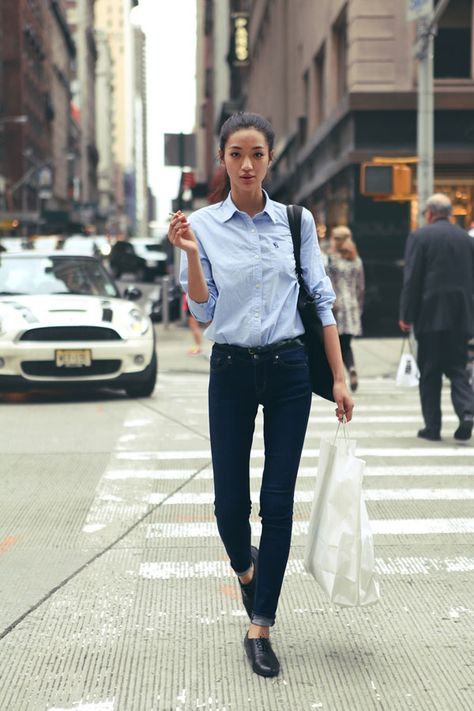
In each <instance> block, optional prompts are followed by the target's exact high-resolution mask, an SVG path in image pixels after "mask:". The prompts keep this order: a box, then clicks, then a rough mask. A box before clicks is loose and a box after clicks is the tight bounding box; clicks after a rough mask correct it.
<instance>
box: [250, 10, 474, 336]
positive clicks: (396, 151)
mask: <svg viewBox="0 0 474 711" xmlns="http://www.w3.org/2000/svg"><path fill="white" fill-rule="evenodd" d="M473 8H474V2H473V0H455V2H451V3H450V4H449V5H448V7H447V9H446V10H445V12H444V14H443V15H442V17H441V20H440V23H439V27H438V33H437V35H436V38H435V55H434V56H435V60H434V72H435V117H434V120H435V188H436V190H441V191H443V192H447V193H448V194H449V195H450V196H451V198H452V199H453V203H454V209H455V214H456V219H457V221H458V222H459V223H460V224H462V225H463V226H465V227H468V226H469V225H470V223H471V221H472V220H473V219H474V213H473V204H474V174H473V171H472V165H473V163H474V110H473V109H474V51H473V43H474V40H473V29H472V28H473V15H474V10H473ZM249 10H250V12H249V51H250V57H249V67H248V71H247V73H246V76H245V82H244V85H243V87H242V98H243V101H244V103H245V107H246V109H248V110H253V111H257V112H259V113H261V114H263V115H264V116H266V117H267V118H269V119H270V120H271V121H272V124H273V126H274V128H275V131H276V134H277V144H276V151H275V160H274V164H273V170H272V175H271V182H270V183H269V188H270V190H271V193H272V195H273V197H274V198H276V199H279V200H281V201H283V202H298V203H302V204H304V205H306V206H307V207H309V208H310V209H311V210H312V212H313V214H314V215H315V218H316V221H317V223H318V224H319V225H320V229H321V231H324V230H326V231H328V230H330V229H331V228H332V227H333V226H335V225H338V224H347V225H349V226H350V227H351V228H352V230H353V232H354V235H355V239H356V242H357V245H358V247H359V250H360V252H361V256H362V258H363V260H364V263H365V268H366V276H367V283H368V290H367V299H366V312H365V326H366V333H370V332H372V331H373V332H383V331H390V330H393V329H394V328H396V322H397V309H398V295H399V291H400V284H401V276H402V259H403V252H404V244H405V240H406V235H407V233H408V232H409V230H410V227H411V226H413V215H415V214H416V212H417V205H416V200H406V201H399V200H398V201H396V200H393V201H390V200H386V201H378V200H374V199H372V198H369V197H366V196H364V195H362V194H361V191H360V170H361V165H362V164H363V163H364V162H365V161H371V160H372V159H373V158H374V157H382V158H386V159H391V158H397V159H400V158H407V159H408V158H409V157H413V156H415V155H416V130H417V129H416V125H417V124H416V122H417V66H416V60H415V59H414V56H413V45H414V41H415V35H416V26H415V23H414V22H407V19H406V3H404V2H398V3H394V2H393V1H392V0H371V1H370V2H368V1H367V0H319V1H318V2H317V3H316V2H313V1H312V0H292V1H291V2H290V1H289V0H254V2H252V3H251V4H250V8H249ZM414 173H416V170H415V171H414Z"/></svg>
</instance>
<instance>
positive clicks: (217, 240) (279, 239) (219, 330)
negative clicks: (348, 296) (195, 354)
mask: <svg viewBox="0 0 474 711" xmlns="http://www.w3.org/2000/svg"><path fill="white" fill-rule="evenodd" d="M265 197H266V203H265V208H264V209H263V211H262V212H259V213H258V214H257V215H255V216H254V217H253V218H252V217H250V216H249V215H248V214H247V213H246V212H241V211H240V210H238V209H237V208H236V206H235V205H234V203H233V201H232V198H231V195H230V193H229V195H228V197H227V199H226V200H224V201H223V202H220V203H217V204H215V205H209V206H208V207H203V208H202V209H200V210H197V211H196V212H194V213H193V214H192V215H190V217H189V218H188V219H189V223H190V224H191V227H192V229H193V231H194V234H195V235H196V238H197V241H198V244H199V254H200V258H201V264H202V268H203V271H204V276H205V278H206V282H207V286H208V289H209V298H208V300H207V301H206V302H205V303H197V302H196V301H193V300H192V299H190V298H189V297H188V304H189V309H190V311H191V313H192V314H193V316H195V318H196V319H197V320H198V321H201V322H202V323H207V322H211V323H210V325H209V326H208V328H207V329H206V331H205V335H206V336H207V338H209V339H210V340H212V341H215V342H216V343H228V344H232V345H236V346H247V347H250V346H266V345H269V344H271V343H277V342H278V341H283V340H284V339H286V338H296V337H297V336H300V335H301V334H303V333H304V327H303V324H302V321H301V318H300V315H299V313H298V309H297V301H298V290H299V286H298V280H297V278H296V272H295V259H294V255H293V242H292V239H291V232H290V228H289V225H288V218H287V214H286V206H285V205H282V204H281V203H279V202H275V201H274V200H271V199H270V198H269V197H268V195H267V193H265ZM301 266H302V271H303V277H304V280H305V283H306V285H307V286H308V288H309V290H310V291H311V293H312V294H313V296H314V297H315V298H316V305H317V309H318V313H319V316H320V318H321V321H322V324H323V326H328V325H330V324H334V323H335V319H334V316H333V313H332V305H333V303H334V301H335V298H336V297H335V294H334V291H333V288H332V286H331V282H330V280H329V278H328V277H327V276H326V273H325V271H324V266H323V262H322V259H321V252H320V249H319V244H318V239H317V235H316V226H315V224H314V219H313V216H312V215H311V213H310V212H309V210H307V209H306V208H304V209H303V215H302V221H301ZM180 281H181V285H182V287H183V289H184V291H186V292H187V288H188V261H187V256H186V253H185V252H182V253H181V270H180Z"/></svg>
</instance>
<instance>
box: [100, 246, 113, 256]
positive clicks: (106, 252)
mask: <svg viewBox="0 0 474 711" xmlns="http://www.w3.org/2000/svg"><path fill="white" fill-rule="evenodd" d="M111 251H112V248H111V246H110V244H103V245H102V246H101V248H100V253H101V254H102V256H103V257H108V256H109V254H110V252H111Z"/></svg>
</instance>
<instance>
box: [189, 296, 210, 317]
mask: <svg viewBox="0 0 474 711" xmlns="http://www.w3.org/2000/svg"><path fill="white" fill-rule="evenodd" d="M187 301H188V308H189V310H190V311H191V313H192V315H193V316H194V318H195V319H196V320H197V321H199V322H200V323H208V322H209V321H212V319H213V316H214V308H215V299H214V297H213V296H212V294H209V297H208V299H207V301H203V302H202V303H198V302H197V301H193V300H192V299H190V298H189V296H188V297H187Z"/></svg>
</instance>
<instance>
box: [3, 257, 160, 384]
mask: <svg viewBox="0 0 474 711" xmlns="http://www.w3.org/2000/svg"><path fill="white" fill-rule="evenodd" d="M124 296H126V297H127V296H128V299H127V298H122V297H121V294H120V292H119V290H118V288H117V286H116V285H115V283H114V281H113V280H112V279H111V277H110V275H109V274H108V272H107V271H106V270H105V269H104V267H103V266H102V264H101V263H100V262H99V260H98V259H96V258H94V257H86V256H82V255H66V254H64V253H63V252H61V251H55V252H51V253H49V254H46V253H41V252H39V253H37V252H35V251H32V252H23V253H19V254H13V253H8V252H6V253H2V254H1V255H0V389H2V390H6V389H8V390H12V389H13V390H17V389H35V388H37V387H39V386H47V387H51V386H57V385H58V384H60V385H61V386H63V387H64V386H68V387H69V386H71V387H72V386H78V385H80V386H81V387H84V386H86V385H87V386H96V387H97V386H107V387H112V388H120V389H124V390H125V391H126V392H127V394H128V395H129V396H130V397H147V396H149V395H151V394H152V392H153V389H154V387H155V382H156V375H157V358H156V351H155V336H154V330H153V325H152V323H151V320H150V318H149V317H148V316H147V315H146V314H145V312H144V311H143V310H142V309H141V308H139V307H138V306H137V305H136V304H133V303H131V301H130V300H131V299H133V300H135V299H138V298H140V297H141V291H140V290H139V289H136V288H129V289H128V290H126V291H125V293H124Z"/></svg>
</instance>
